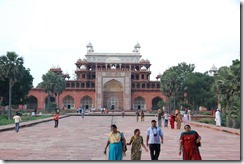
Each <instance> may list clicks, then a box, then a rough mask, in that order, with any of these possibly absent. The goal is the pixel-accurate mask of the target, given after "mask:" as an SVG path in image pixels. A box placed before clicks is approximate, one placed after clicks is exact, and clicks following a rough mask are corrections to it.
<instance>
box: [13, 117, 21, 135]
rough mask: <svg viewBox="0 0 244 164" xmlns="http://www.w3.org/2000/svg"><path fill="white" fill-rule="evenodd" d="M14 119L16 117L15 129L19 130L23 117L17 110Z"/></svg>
mask: <svg viewBox="0 0 244 164" xmlns="http://www.w3.org/2000/svg"><path fill="white" fill-rule="evenodd" d="M13 119H14V122H15V131H16V132H19V123H20V121H21V117H20V116H19V115H18V113H17V112H16V115H15V116H14V117H13Z"/></svg>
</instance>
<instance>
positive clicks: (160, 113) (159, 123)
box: [157, 109, 163, 127]
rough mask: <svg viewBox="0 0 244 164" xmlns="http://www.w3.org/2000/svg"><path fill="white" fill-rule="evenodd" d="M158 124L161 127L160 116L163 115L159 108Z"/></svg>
mask: <svg viewBox="0 0 244 164" xmlns="http://www.w3.org/2000/svg"><path fill="white" fill-rule="evenodd" d="M157 116H158V126H159V127H161V126H162V116H163V111H162V110H161V109H158V114H157Z"/></svg>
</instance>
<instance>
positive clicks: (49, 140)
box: [0, 116, 241, 160]
mask: <svg viewBox="0 0 244 164" xmlns="http://www.w3.org/2000/svg"><path fill="white" fill-rule="evenodd" d="M111 118H112V116H85V119H82V118H81V117H80V116H70V117H65V118H62V119H60V120H59V127H58V128H54V122H53V121H47V122H43V123H39V124H35V125H33V126H29V127H27V126H26V127H23V128H21V129H20V131H19V133H16V132H15V131H14V130H13V129H12V130H8V131H1V132H0V139H1V142H0V159H1V160H107V155H104V154H103V151H104V147H105V144H106V142H107V137H108V133H109V131H110V125H111ZM113 118H114V119H113V123H115V124H116V125H117V127H118V130H119V131H121V132H123V133H124V134H125V137H126V139H127V142H129V139H130V137H131V136H132V135H133V132H134V129H136V128H139V129H140V130H141V135H142V136H143V138H144V142H145V139H146V129H147V128H148V127H149V126H150V125H151V123H150V122H151V120H152V119H156V117H154V116H146V117H145V121H144V122H141V121H139V122H136V118H135V117H134V116H125V118H122V117H121V116H114V117H113ZM12 126H13V125H12ZM191 126H192V129H193V130H196V131H197V132H198V133H199V134H200V135H201V136H202V147H200V152H201V156H202V159H203V160H240V158H241V157H240V156H241V155H240V149H241V148H240V135H237V134H236V133H227V132H225V131H222V130H216V129H214V128H209V127H206V126H200V125H199V124H194V123H192V125H191ZM162 129H163V133H164V144H162V146H161V153H160V157H159V160H182V157H181V156H179V155H178V149H179V136H180V133H181V132H182V131H183V127H182V128H181V129H180V130H178V129H170V128H169V127H168V128H162ZM236 131H238V130H236ZM127 148H128V151H127V152H126V154H127V155H126V157H124V159H123V160H130V148H131V147H130V146H128V147H127ZM142 160H150V154H149V152H145V151H144V149H143V152H142Z"/></svg>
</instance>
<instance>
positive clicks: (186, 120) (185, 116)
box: [182, 111, 188, 125]
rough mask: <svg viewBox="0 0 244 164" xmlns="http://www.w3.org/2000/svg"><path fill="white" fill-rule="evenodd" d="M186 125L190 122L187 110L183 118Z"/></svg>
mask: <svg viewBox="0 0 244 164" xmlns="http://www.w3.org/2000/svg"><path fill="white" fill-rule="evenodd" d="M182 121H183V123H184V125H186V124H188V114H187V111H185V113H184V115H183V119H182Z"/></svg>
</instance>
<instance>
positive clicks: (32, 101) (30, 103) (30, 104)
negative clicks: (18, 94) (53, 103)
mask: <svg viewBox="0 0 244 164" xmlns="http://www.w3.org/2000/svg"><path fill="white" fill-rule="evenodd" d="M37 104H38V100H37V98H36V97H35V96H29V97H28V99H27V104H26V105H27V109H36V108H37Z"/></svg>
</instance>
